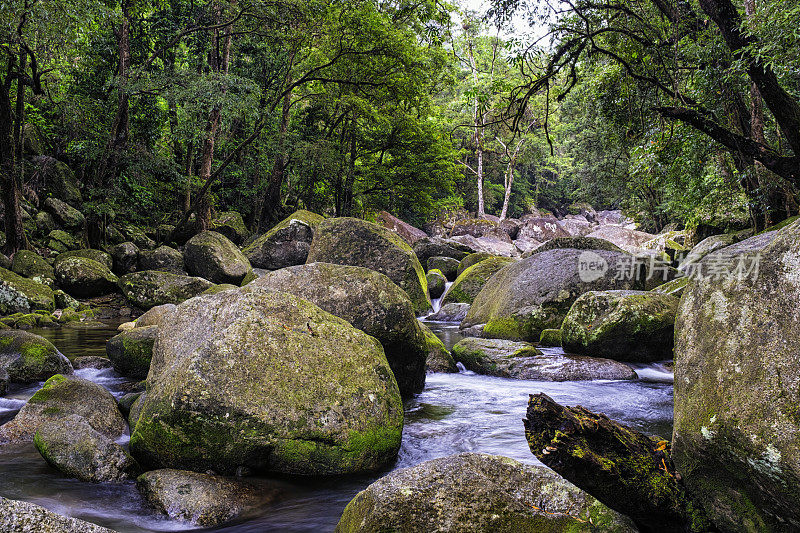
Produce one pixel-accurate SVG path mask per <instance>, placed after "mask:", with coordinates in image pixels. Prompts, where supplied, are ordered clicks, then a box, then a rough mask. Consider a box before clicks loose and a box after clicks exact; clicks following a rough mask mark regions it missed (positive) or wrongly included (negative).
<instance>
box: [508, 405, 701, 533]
mask: <svg viewBox="0 0 800 533" xmlns="http://www.w3.org/2000/svg"><path fill="white" fill-rule="evenodd" d="M523 422H524V424H525V437H526V438H527V440H528V445H529V446H530V448H531V452H533V454H534V455H535V456H536V457H537V458H538V459H539V460H540V461H542V462H543V463H544V464H546V465H547V466H549V467H550V468H552V469H553V470H555V471H556V472H558V473H559V474H561V475H562V476H564V477H565V478H566V479H567V480H569V481H571V482H572V483H574V484H575V485H577V486H578V487H580V488H581V489H583V490H585V491H586V492H588V493H589V494H591V495H592V496H594V497H595V498H597V499H598V500H600V501H601V502H602V503H604V504H606V505H607V506H609V507H611V508H612V509H614V510H616V511H619V512H620V513H623V514H625V515H627V516H629V517H630V518H631V519H632V520H633V521H634V522H635V523H636V525H637V526H638V527H639V529H640V530H641V531H643V532H659V533H665V532H670V531H674V532H684V531H693V532H694V531H696V532H699V531H715V529H714V527H713V526H712V525H711V523H710V522H709V521H708V519H707V518H706V517H705V515H704V513H703V512H702V510H700V509H699V508H698V507H697V506H695V505H693V503H692V501H691V499H690V498H689V497H688V495H687V493H686V492H685V490H684V488H683V485H682V484H681V482H680V475H679V474H678V473H677V472H676V471H675V468H674V466H673V464H672V459H671V458H670V445H669V442H667V441H665V440H662V439H660V438H658V437H648V436H647V435H645V434H643V433H640V432H638V431H635V430H633V429H631V428H628V427H626V426H623V425H622V424H618V423H616V422H614V421H612V420H610V419H609V418H608V417H607V416H605V415H601V414H595V413H592V412H591V411H588V410H587V409H585V408H583V407H580V406H577V407H564V406H562V405H559V404H558V403H556V402H555V401H553V399H552V398H550V397H549V396H547V395H546V394H532V395H531V397H530V401H529V403H528V413H527V417H526V419H525V420H523Z"/></svg>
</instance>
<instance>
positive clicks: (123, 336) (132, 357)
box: [106, 326, 158, 378]
mask: <svg viewBox="0 0 800 533" xmlns="http://www.w3.org/2000/svg"><path fill="white" fill-rule="evenodd" d="M157 336H158V326H147V327H142V328H133V329H131V330H128V331H123V332H122V333H120V334H119V335H116V336H114V337H111V338H110V339H109V340H108V341H107V342H106V355H107V356H108V358H109V359H110V360H111V362H112V363H113V364H114V369H115V370H116V371H117V372H119V373H120V374H122V375H123V376H129V377H132V378H145V377H147V373H148V372H149V371H150V359H152V357H153V344H154V343H155V341H156V337H157Z"/></svg>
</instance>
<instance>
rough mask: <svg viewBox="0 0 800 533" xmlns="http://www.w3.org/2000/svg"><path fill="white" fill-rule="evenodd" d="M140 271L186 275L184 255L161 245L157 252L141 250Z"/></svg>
mask: <svg viewBox="0 0 800 533" xmlns="http://www.w3.org/2000/svg"><path fill="white" fill-rule="evenodd" d="M138 269H139V270H158V271H160V272H169V273H171V274H180V275H185V274H186V269H185V268H184V265H183V254H182V253H180V252H179V251H178V250H176V249H175V248H172V247H170V246H164V245H161V246H159V247H158V248H156V249H155V250H141V251H140V252H139V254H138Z"/></svg>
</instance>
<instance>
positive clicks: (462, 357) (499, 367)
mask: <svg viewBox="0 0 800 533" xmlns="http://www.w3.org/2000/svg"><path fill="white" fill-rule="evenodd" d="M452 354H453V359H454V360H455V361H456V362H457V363H461V364H463V365H464V367H465V368H466V369H467V370H472V371H473V372H476V373H478V374H485V375H489V376H499V377H504V378H514V379H530V380H534V381H587V380H593V379H636V372H634V371H633V370H632V369H631V368H630V367H629V366H627V365H624V364H622V363H619V362H617V361H612V360H610V359H601V358H596V357H585V356H578V355H569V354H563V353H550V352H548V353H546V354H545V353H542V352H541V351H539V350H538V349H537V348H536V347H535V346H534V345H533V344H530V343H527V342H514V341H508V340H502V339H478V338H474V337H469V338H466V339H462V340H461V341H459V342H458V343H457V344H456V345H455V346H453V351H452Z"/></svg>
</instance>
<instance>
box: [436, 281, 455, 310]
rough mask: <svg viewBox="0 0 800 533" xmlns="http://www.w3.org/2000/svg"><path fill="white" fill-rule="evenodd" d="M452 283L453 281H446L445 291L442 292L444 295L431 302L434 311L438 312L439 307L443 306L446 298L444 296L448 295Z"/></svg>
mask: <svg viewBox="0 0 800 533" xmlns="http://www.w3.org/2000/svg"><path fill="white" fill-rule="evenodd" d="M452 285H453V282H452V281H446V282H445V283H444V292H443V293H442V295H441V296H439V297H438V298H436V299H435V300H431V304H433V313H438V312H439V309H441V308H442V300H444V297H445V296H447V291H449V290H450V287H452Z"/></svg>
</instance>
